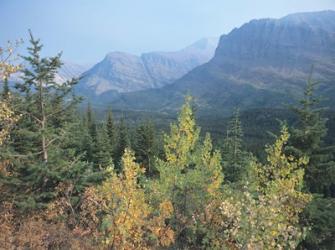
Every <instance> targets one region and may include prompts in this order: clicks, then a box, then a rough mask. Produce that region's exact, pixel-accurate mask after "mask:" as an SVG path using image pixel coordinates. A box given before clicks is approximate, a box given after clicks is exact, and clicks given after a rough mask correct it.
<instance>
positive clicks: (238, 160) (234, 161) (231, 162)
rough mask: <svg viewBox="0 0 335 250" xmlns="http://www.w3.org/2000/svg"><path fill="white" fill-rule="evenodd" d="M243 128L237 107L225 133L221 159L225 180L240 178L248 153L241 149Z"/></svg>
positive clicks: (232, 180)
mask: <svg viewBox="0 0 335 250" xmlns="http://www.w3.org/2000/svg"><path fill="white" fill-rule="evenodd" d="M242 143H243V129H242V125H241V121H240V114H239V109H236V110H235V111H234V113H233V117H232V118H231V120H230V121H229V124H228V129H227V135H226V138H225V140H224V145H223V151H222V159H223V169H224V173H225V178H226V180H228V181H230V182H236V181H238V180H240V179H241V178H242V175H243V170H244V169H243V168H244V166H245V165H246V164H245V163H246V160H247V158H248V157H247V156H248V154H247V153H246V152H245V151H243V148H242Z"/></svg>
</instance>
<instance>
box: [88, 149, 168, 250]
mask: <svg viewBox="0 0 335 250" xmlns="http://www.w3.org/2000/svg"><path fill="white" fill-rule="evenodd" d="M134 160H135V158H134V153H133V152H132V151H130V150H129V149H126V150H125V153H124V155H123V157H122V166H123V172H122V173H120V174H119V175H117V174H116V173H112V175H111V177H110V178H108V179H107V180H106V181H104V182H103V184H102V185H101V186H100V187H98V188H97V189H96V190H95V195H96V196H97V197H98V200H99V201H100V202H101V210H102V211H103V212H104V214H105V216H104V218H103V220H102V228H103V231H104V240H103V244H104V245H106V246H107V247H109V248H117V249H147V248H148V244H149V240H148V238H147V236H148V234H153V235H154V236H155V237H157V239H158V241H159V244H161V245H164V246H167V245H169V244H171V242H173V239H174V234H173V231H172V230H171V229H170V228H168V227H166V226H165V223H164V220H165V219H166V218H167V217H169V216H170V215H171V213H172V212H173V208H172V205H171V203H169V202H168V201H166V202H164V203H162V204H161V206H160V207H161V211H160V214H159V216H153V215H152V212H153V210H152V208H151V207H150V206H149V204H148V203H147V201H146V199H145V192H144V189H143V188H142V187H141V186H140V184H139V183H138V177H139V175H140V174H141V173H143V172H144V170H143V169H142V168H140V166H139V164H137V163H135V161H134Z"/></svg>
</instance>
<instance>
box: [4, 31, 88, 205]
mask: <svg viewBox="0 0 335 250" xmlns="http://www.w3.org/2000/svg"><path fill="white" fill-rule="evenodd" d="M30 44H31V47H29V48H28V52H29V55H27V56H25V57H23V59H24V60H25V61H26V62H27V64H28V66H27V67H26V68H25V69H24V70H23V74H24V75H23V78H22V82H18V83H17V84H16V89H17V90H18V91H19V94H20V95H19V96H18V97H17V98H18V100H17V101H16V103H17V105H16V107H15V108H16V110H15V111H16V112H18V113H19V114H21V115H22V117H21V120H20V123H19V124H18V125H17V126H16V127H15V129H14V130H13V131H12V133H11V141H10V147H8V149H7V150H4V151H2V152H1V153H2V157H3V158H4V159H9V160H10V161H11V162H12V165H13V166H12V168H11V172H12V173H11V174H10V175H8V176H6V177H4V179H3V181H4V182H5V183H6V185H8V187H9V188H10V190H12V192H11V193H12V195H13V197H14V199H15V200H16V202H17V204H19V205H20V206H21V207H23V208H24V207H25V208H29V207H30V208H36V207H42V206H44V205H45V204H46V203H47V202H49V201H50V200H52V199H53V198H54V197H55V196H56V195H57V186H58V185H59V184H60V183H62V182H69V183H73V184H74V185H75V186H77V188H78V189H77V191H78V190H79V189H80V188H83V187H84V186H85V185H84V182H85V181H86V180H87V176H85V175H86V174H87V171H90V169H89V166H87V165H85V164H83V163H82V162H81V160H80V156H78V155H75V154H73V153H72V152H73V151H72V150H69V148H68V145H67V144H66V143H64V140H66V138H67V137H68V136H69V128H70V127H71V124H72V123H73V115H72V113H73V111H74V108H75V107H76V104H77V103H78V102H79V99H78V98H77V97H75V96H74V95H73V94H72V87H73V85H74V84H76V80H75V79H73V80H71V81H67V82H64V83H57V82H56V80H55V74H56V73H57V70H58V69H59V68H60V67H61V65H62V63H61V61H60V57H61V54H58V55H57V56H54V57H47V58H42V57H41V55H40V53H41V50H42V47H43V46H42V45H41V43H40V41H39V40H37V39H35V38H34V37H33V35H32V33H31V32H30ZM65 144H66V146H65Z"/></svg>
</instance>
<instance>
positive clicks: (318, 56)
mask: <svg viewBox="0 0 335 250" xmlns="http://www.w3.org/2000/svg"><path fill="white" fill-rule="evenodd" d="M312 66H314V71H313V79H315V80H319V81H320V82H321V83H322V84H321V85H320V88H319V92H320V94H322V95H323V96H325V97H326V98H327V97H328V103H327V104H328V105H329V106H330V107H331V108H335V101H334V100H333V99H334V96H335V82H334V79H335V11H322V12H314V13H299V14H293V15H289V16H286V17H284V18H281V19H261V20H253V21H251V22H249V23H247V24H245V25H243V26H242V27H240V28H237V29H234V30H233V31H231V32H230V33H229V34H227V35H225V36H222V37H221V39H220V42H219V45H218V48H217V50H216V53H215V56H214V58H213V59H212V60H210V61H209V62H208V63H205V64H203V65H201V66H198V67H196V68H195V69H193V70H192V71H190V72H189V73H187V74H186V75H185V76H183V77H182V78H180V79H179V80H177V81H175V82H174V83H173V84H171V85H168V86H165V87H163V88H161V89H157V90H151V91H141V92H133V93H127V94H126V93H125V94H123V95H121V97H119V98H118V99H113V100H111V103H112V104H113V105H114V106H116V107H120V108H127V109H136V108H138V109H142V110H143V109H144V110H159V111H162V110H175V109H176V108H177V107H178V106H179V105H180V104H181V102H182V101H183V96H184V95H185V94H186V93H188V94H192V95H193V96H195V98H196V101H197V103H198V105H199V107H198V110H203V111H206V112H208V111H210V110H212V111H215V112H217V113H225V112H229V111H230V110H231V109H232V108H234V107H236V106H239V107H241V108H245V109H246V108H256V107H280V106H282V105H283V104H288V103H290V102H293V101H294V100H296V99H297V98H299V95H301V94H302V92H303V87H304V85H305V83H306V80H307V78H308V76H309V74H310V72H311V68H312ZM106 96H107V93H106ZM139 99H140V100H143V101H142V102H141V105H140V106H137V107H136V106H134V105H133V104H134V103H136V100H139Z"/></svg>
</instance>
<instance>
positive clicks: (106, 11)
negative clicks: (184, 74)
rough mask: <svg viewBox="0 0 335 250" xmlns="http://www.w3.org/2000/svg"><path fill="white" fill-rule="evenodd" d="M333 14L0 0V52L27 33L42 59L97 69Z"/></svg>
mask: <svg viewBox="0 0 335 250" xmlns="http://www.w3.org/2000/svg"><path fill="white" fill-rule="evenodd" d="M329 9H332V10H335V0H233V1H232V0H0V46H1V45H3V44H4V43H5V42H6V41H8V40H15V39H20V38H22V39H23V40H24V41H25V44H24V45H22V46H24V47H26V46H27V45H28V40H29V39H28V29H31V30H32V32H33V34H34V36H35V37H37V38H40V39H41V41H42V43H43V44H44V54H45V55H48V56H51V55H54V54H56V53H57V52H59V51H63V59H64V60H66V61H71V62H75V63H80V64H86V63H95V62H97V61H99V60H101V59H102V58H103V57H104V55H105V54H107V53H108V52H111V51H123V52H128V53H133V54H141V53H143V52H149V51H174V50H178V49H181V48H183V47H185V46H187V45H190V44H192V43H193V42H195V41H197V40H199V39H201V38H204V37H217V36H220V35H222V34H227V33H229V32H230V31H231V30H232V29H233V28H235V27H239V26H241V25H242V24H243V23H245V22H248V21H250V20H251V19H259V18H268V17H270V18H280V17H283V16H285V15H287V14H290V13H295V12H307V11H319V10H329Z"/></svg>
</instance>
